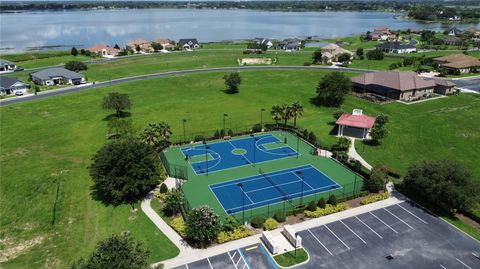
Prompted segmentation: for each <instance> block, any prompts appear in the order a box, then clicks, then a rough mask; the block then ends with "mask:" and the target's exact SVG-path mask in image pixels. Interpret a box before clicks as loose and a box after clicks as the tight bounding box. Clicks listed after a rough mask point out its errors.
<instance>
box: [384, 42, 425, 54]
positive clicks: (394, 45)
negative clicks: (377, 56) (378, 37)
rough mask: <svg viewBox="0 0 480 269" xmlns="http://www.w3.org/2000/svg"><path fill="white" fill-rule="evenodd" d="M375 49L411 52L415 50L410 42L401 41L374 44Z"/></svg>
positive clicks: (391, 51)
mask: <svg viewBox="0 0 480 269" xmlns="http://www.w3.org/2000/svg"><path fill="white" fill-rule="evenodd" d="M375 47H376V49H377V50H381V51H383V52H386V53H411V52H416V51H417V48H415V46H413V45H412V44H403V43H402V42H398V41H395V42H385V43H382V44H378V45H376V46H375Z"/></svg>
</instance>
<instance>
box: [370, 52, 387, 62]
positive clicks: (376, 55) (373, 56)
mask: <svg viewBox="0 0 480 269" xmlns="http://www.w3.org/2000/svg"><path fill="white" fill-rule="evenodd" d="M384 57H385V55H384V54H383V52H382V51H381V50H369V51H368V52H367V59H369V60H376V61H380V60H383V58H384Z"/></svg>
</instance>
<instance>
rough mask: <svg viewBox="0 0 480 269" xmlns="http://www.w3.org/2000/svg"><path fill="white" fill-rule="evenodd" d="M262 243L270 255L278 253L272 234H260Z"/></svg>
mask: <svg viewBox="0 0 480 269" xmlns="http://www.w3.org/2000/svg"><path fill="white" fill-rule="evenodd" d="M262 241H263V243H264V244H265V246H266V247H267V248H268V250H269V251H270V253H272V254H273V255H275V254H277V253H278V251H279V247H278V244H277V243H276V242H275V241H274V240H273V237H272V234H271V233H270V232H269V231H265V232H263V233H262Z"/></svg>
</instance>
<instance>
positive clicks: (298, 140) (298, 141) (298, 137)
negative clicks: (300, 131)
mask: <svg viewBox="0 0 480 269" xmlns="http://www.w3.org/2000/svg"><path fill="white" fill-rule="evenodd" d="M299 146H300V136H298V135H297V159H298V155H299V154H298V152H299V151H298V150H299Z"/></svg>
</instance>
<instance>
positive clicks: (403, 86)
mask: <svg viewBox="0 0 480 269" xmlns="http://www.w3.org/2000/svg"><path fill="white" fill-rule="evenodd" d="M352 84H353V90H354V91H356V92H371V93H375V94H379V95H382V96H385V97H387V98H390V99H393V100H404V101H413V100H416V99H419V98H421V97H427V96H429V95H432V94H433V93H434V89H435V86H436V84H435V81H434V80H428V79H426V78H423V77H420V76H418V75H417V73H415V72H413V71H406V72H400V71H381V72H375V73H366V74H363V75H360V76H356V77H353V78H352Z"/></svg>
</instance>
